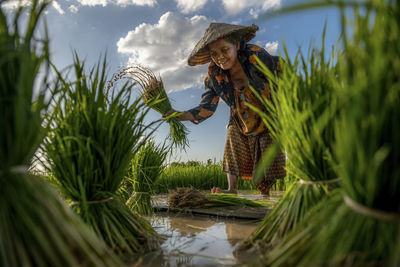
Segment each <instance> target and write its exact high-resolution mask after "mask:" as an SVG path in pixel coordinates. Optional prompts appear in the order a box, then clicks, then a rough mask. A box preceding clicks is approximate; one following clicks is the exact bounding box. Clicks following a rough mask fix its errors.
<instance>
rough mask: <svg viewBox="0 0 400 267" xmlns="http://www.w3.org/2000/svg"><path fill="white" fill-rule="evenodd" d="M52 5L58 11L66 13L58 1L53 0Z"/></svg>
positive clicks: (62, 13)
mask: <svg viewBox="0 0 400 267" xmlns="http://www.w3.org/2000/svg"><path fill="white" fill-rule="evenodd" d="M51 5H52V6H53V7H54V8H55V9H56V10H57V12H58V13H60V14H61V15H64V13H65V12H64V10H63V9H62V8H61V6H60V4H59V3H58V2H56V1H53V2H51Z"/></svg>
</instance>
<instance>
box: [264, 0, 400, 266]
mask: <svg viewBox="0 0 400 267" xmlns="http://www.w3.org/2000/svg"><path fill="white" fill-rule="evenodd" d="M317 4H318V3H317ZM331 4H332V5H337V6H340V7H343V6H346V5H352V6H353V16H352V17H354V24H353V25H349V24H348V22H347V20H348V17H347V16H348V14H349V13H346V12H345V11H346V10H345V9H344V8H343V9H341V14H342V29H343V36H344V38H343V49H344V51H343V55H342V56H341V57H340V58H339V59H338V67H339V72H338V77H337V86H336V87H335V88H336V92H335V93H336V94H337V95H338V98H339V99H340V102H341V103H342V105H341V108H340V110H339V112H340V118H339V119H338V120H337V123H336V127H335V134H336V136H337V138H336V144H335V146H334V149H333V152H334V154H335V156H334V157H333V159H336V161H335V163H336V162H337V164H338V166H337V173H338V174H339V176H340V177H341V179H342V181H343V190H342V191H340V192H339V193H338V194H335V195H332V196H331V197H330V198H328V199H327V200H326V201H324V202H323V203H321V204H320V205H319V206H318V208H317V209H316V210H315V212H313V213H311V215H310V217H307V218H306V219H305V221H304V225H300V226H299V227H298V229H295V231H294V232H293V234H292V235H290V236H288V237H287V239H285V240H283V241H282V243H281V244H280V245H279V246H278V247H277V248H276V249H274V250H273V251H271V252H270V253H269V255H267V261H266V260H265V259H264V261H263V262H264V263H265V264H268V266H281V265H290V264H291V263H295V264H296V266H399V265H400V202H399V199H400V169H399V162H400V136H399V134H398V133H399V131H400V124H399V121H400V105H399V103H400V46H399V43H400V21H399V18H400V2H399V1H384V0H374V1H367V2H365V3H347V4H344V3H343V2H333V3H331Z"/></svg>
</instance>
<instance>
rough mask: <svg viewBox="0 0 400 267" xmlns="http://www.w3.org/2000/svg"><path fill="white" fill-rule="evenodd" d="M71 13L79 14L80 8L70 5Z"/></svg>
mask: <svg viewBox="0 0 400 267" xmlns="http://www.w3.org/2000/svg"><path fill="white" fill-rule="evenodd" d="M68 9H69V11H71V12H72V13H78V7H77V6H75V5H70V6H69V8H68Z"/></svg>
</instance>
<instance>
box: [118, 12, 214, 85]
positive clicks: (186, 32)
mask: <svg viewBox="0 0 400 267" xmlns="http://www.w3.org/2000/svg"><path fill="white" fill-rule="evenodd" d="M209 24H210V21H209V20H208V19H207V18H206V17H204V16H193V17H191V18H188V17H182V16H180V15H178V14H175V13H172V12H167V13H165V14H163V15H162V16H161V17H160V19H159V21H158V23H157V24H146V23H142V24H140V25H139V26H137V27H136V28H135V29H133V30H131V31H130V32H128V33H127V35H126V36H125V37H122V38H121V39H120V40H119V41H118V43H117V47H118V52H119V53H121V54H125V55H128V56H129V62H130V63H132V64H133V63H134V64H141V65H143V66H146V67H148V68H150V69H151V70H152V71H153V72H154V73H156V74H160V75H161V77H162V79H163V81H164V85H165V88H166V90H167V91H169V92H170V91H179V90H184V89H187V88H190V87H193V86H194V85H200V84H202V83H203V79H204V76H205V74H206V70H207V69H206V68H207V65H203V66H200V67H189V66H188V65H187V58H188V56H189V54H190V52H191V51H192V49H193V48H194V46H195V45H196V43H197V42H198V40H200V38H201V37H202V35H203V33H204V31H205V29H206V28H207V27H208V25H209Z"/></svg>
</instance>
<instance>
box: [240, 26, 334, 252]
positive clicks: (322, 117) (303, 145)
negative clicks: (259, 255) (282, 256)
mask: <svg viewBox="0 0 400 267" xmlns="http://www.w3.org/2000/svg"><path fill="white" fill-rule="evenodd" d="M324 39H325V30H324V36H323V40H324ZM324 46H325V44H324V41H323V42H322V48H321V50H320V51H319V50H317V49H316V48H314V46H313V45H310V49H309V55H308V57H307V58H306V57H304V56H303V54H302V53H301V52H298V54H297V56H296V58H295V59H294V60H293V61H292V60H291V59H290V58H289V56H288V54H287V53H286V59H285V62H283V61H281V68H282V75H280V76H279V78H278V79H277V78H276V77H275V76H274V75H272V73H270V72H268V69H267V68H265V67H264V66H263V71H264V72H265V73H266V74H267V76H268V77H269V78H270V80H271V81H272V83H273V86H272V88H273V89H274V90H273V92H272V98H273V102H274V104H272V102H270V101H268V100H267V99H264V100H263V102H264V105H265V106H266V109H267V111H268V112H269V113H270V115H271V116H267V115H266V114H263V115H262V116H263V119H264V120H265V122H266V123H267V125H268V128H269V129H270V131H271V133H272V135H273V136H274V138H275V140H277V142H278V143H280V144H281V146H282V147H283V149H284V150H285V151H286V153H287V156H288V161H289V164H288V165H287V166H286V169H287V172H288V173H289V175H293V176H294V177H295V178H296V179H297V182H295V183H293V184H292V185H291V186H290V188H289V189H288V190H287V192H286V194H285V195H284V196H283V197H282V199H281V200H280V201H279V202H278V204H277V205H276V207H275V208H274V210H273V211H272V212H271V213H270V214H268V215H267V216H266V217H265V218H264V220H263V221H262V223H260V224H259V225H258V227H257V228H256V230H255V231H254V232H253V233H252V234H251V235H250V237H249V238H248V239H247V240H246V242H245V243H246V245H247V246H253V245H255V244H259V245H261V246H267V247H269V246H273V245H275V244H277V243H278V242H279V241H280V239H281V238H282V237H284V236H285V235H286V234H288V233H289V232H290V231H291V230H292V229H293V227H295V226H296V225H297V224H298V223H299V222H301V221H302V220H303V218H304V216H305V215H306V214H307V212H308V211H309V210H310V209H312V208H313V207H314V206H315V205H316V204H317V203H318V202H320V201H321V200H323V199H325V198H326V197H327V195H328V194H329V190H328V187H329V188H336V187H338V185H339V184H338V182H339V180H338V179H337V174H336V173H335V172H334V170H333V167H332V165H331V164H330V161H329V158H330V156H331V153H332V145H333V143H334V141H335V135H334V118H335V113H334V112H332V110H334V109H335V105H336V102H337V100H336V95H335V94H334V88H333V86H332V83H331V80H332V79H335V77H336V67H335V64H334V62H335V57H334V52H333V51H332V55H331V57H329V59H326V56H325V48H324ZM259 62H260V61H259ZM260 64H261V62H260Z"/></svg>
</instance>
